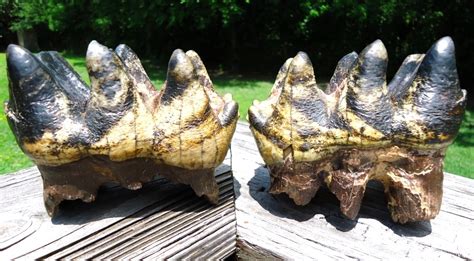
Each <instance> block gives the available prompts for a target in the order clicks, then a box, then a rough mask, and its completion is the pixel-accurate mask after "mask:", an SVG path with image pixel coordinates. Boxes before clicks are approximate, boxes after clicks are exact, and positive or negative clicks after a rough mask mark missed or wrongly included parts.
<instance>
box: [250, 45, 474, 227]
mask: <svg viewBox="0 0 474 261" xmlns="http://www.w3.org/2000/svg"><path fill="white" fill-rule="evenodd" d="M387 62H388V55H387V51H386V49H385V46H384V45H383V43H382V42H381V41H380V40H377V41H375V42H373V43H372V44H370V45H369V46H367V47H366V48H365V49H364V50H363V51H362V52H361V53H360V54H357V53H355V52H352V53H350V54H348V55H346V56H344V57H343V58H342V59H341V60H340V61H339V63H338V66H337V68H336V70H335V73H334V76H333V78H332V79H331V81H330V84H329V86H328V88H327V90H326V91H325V92H323V91H322V90H321V89H319V88H318V87H317V84H316V80H315V77H314V71H313V67H312V64H311V61H310V60H309V58H308V56H307V55H306V54H305V53H303V52H300V53H298V54H297V55H296V56H295V57H294V58H292V59H288V60H287V61H286V62H285V64H284V65H283V66H282V68H281V69H280V72H279V73H278V76H277V79H276V81H275V85H274V86H273V89H272V91H271V94H270V97H269V98H268V99H267V100H265V101H262V102H258V101H256V102H254V104H253V105H252V106H251V107H250V109H249V121H250V125H251V127H250V128H251V131H252V133H253V134H254V137H255V140H256V142H257V145H258V148H259V150H260V153H261V155H262V157H263V159H264V161H265V163H266V164H267V165H268V167H269V169H270V174H271V178H272V186H271V189H270V192H272V193H287V194H288V195H289V196H290V197H291V198H293V200H294V201H295V203H297V204H299V205H305V204H307V203H309V201H310V200H311V198H313V197H314V195H315V194H316V192H317V190H318V189H319V187H320V186H321V185H323V184H325V185H327V186H328V187H329V189H330V190H331V191H332V192H333V193H334V194H335V195H336V196H337V197H338V198H339V200H340V201H341V210H342V212H343V213H344V214H345V215H346V216H348V217H350V218H355V217H356V215H357V213H358V210H359V208H360V202H361V200H362V197H363V194H364V191H365V185H366V183H367V182H368V180H371V179H374V180H378V181H380V182H382V184H383V185H384V187H385V193H386V195H387V199H388V201H389V202H388V205H389V208H390V210H391V213H392V218H393V219H394V220H395V221H397V222H401V223H405V222H409V221H418V220H428V219H431V218H433V217H435V216H436V214H437V213H438V211H439V206H440V204H441V198H442V176H443V173H442V164H443V159H444V155H445V152H446V149H447V147H448V146H449V145H450V144H451V143H452V141H453V140H454V138H455V137H456V135H457V132H458V130H459V127H460V124H461V121H462V116H463V113H464V107H465V99H466V92H465V90H461V88H460V86H459V80H458V75H457V70H456V61H455V54H454V44H453V42H452V40H451V38H449V37H444V38H442V39H440V40H439V41H437V42H436V43H435V44H434V45H433V46H432V47H431V49H429V50H428V51H427V53H426V54H414V55H410V56H408V57H407V58H406V59H405V61H404V62H403V64H402V66H401V67H400V69H399V70H398V72H397V74H396V75H395V76H394V78H393V79H392V81H391V82H390V83H388V84H387V81H386V68H387Z"/></svg>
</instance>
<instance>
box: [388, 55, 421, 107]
mask: <svg viewBox="0 0 474 261" xmlns="http://www.w3.org/2000/svg"><path fill="white" fill-rule="evenodd" d="M424 56H425V55H424V54H411V55H409V56H407V58H405V60H404V61H403V63H402V65H401V66H400V68H399V69H398V71H397V73H396V74H395V76H393V79H392V80H391V81H390V83H389V84H388V86H387V89H388V92H389V93H390V95H391V96H392V97H393V98H394V100H397V101H398V100H399V99H401V98H402V97H403V95H406V93H407V91H408V88H410V85H411V84H412V82H413V79H414V77H415V75H416V72H417V71H418V67H419V66H420V63H421V61H422V60H423V57H424Z"/></svg>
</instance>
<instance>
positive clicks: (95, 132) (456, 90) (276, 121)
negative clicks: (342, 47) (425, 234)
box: [5, 37, 466, 223]
mask: <svg viewBox="0 0 474 261" xmlns="http://www.w3.org/2000/svg"><path fill="white" fill-rule="evenodd" d="M7 66H8V74H9V80H10V101H9V102H8V104H7V105H6V108H5V111H6V113H7V116H8V117H7V118H8V121H9V124H10V126H11V128H12V130H13V132H14V134H15V136H16V138H17V142H18V144H19V146H20V147H21V148H22V150H23V151H24V152H25V153H26V154H27V155H28V156H29V157H30V158H32V159H33V161H35V163H36V164H37V165H38V168H39V170H40V172H41V174H42V177H43V181H44V200H45V204H46V208H47V210H48V213H49V214H50V215H53V214H54V213H55V211H56V209H57V206H58V204H59V203H60V202H61V201H62V200H64V199H82V200H84V201H92V200H94V198H95V195H96V193H97V189H98V187H99V186H100V185H101V184H103V183H104V182H108V181H115V182H119V183H120V184H122V185H123V186H125V187H128V188H131V189H137V188H139V187H141V184H142V183H143V182H146V181H149V180H151V179H152V178H153V177H154V176H155V175H157V174H161V175H164V176H165V177H168V178H170V179H172V180H174V181H177V182H180V183H184V184H190V185H191V187H192V188H193V189H194V190H195V192H196V193H197V194H198V195H205V196H207V198H209V199H210V201H212V202H217V200H218V198H217V197H218V187H217V184H216V181H215V179H214V176H213V172H214V168H215V167H216V166H218V165H219V164H220V163H221V162H222V161H223V159H224V157H225V154H226V151H227V148H228V146H229V144H230V140H231V138H232V135H233V132H234V130H235V126H236V123H237V119H238V107H237V104H236V103H235V102H234V101H233V100H232V98H231V97H230V96H224V97H223V98H221V97H220V96H219V95H217V94H216V93H215V92H214V90H213V87H212V82H211V80H210V79H209V76H208V74H207V72H206V69H205V67H204V65H203V63H202V62H201V60H200V58H199V56H198V55H197V54H196V53H195V52H193V51H188V52H186V53H184V52H183V51H181V50H176V51H175V52H174V53H173V55H172V56H171V59H170V62H169V66H168V74H167V80H166V82H165V84H164V86H163V88H162V90H161V91H159V92H158V91H156V90H155V88H154V87H153V85H152V84H151V82H150V80H149V78H148V76H147V75H146V73H145V71H144V69H143V67H142V65H141V63H140V61H139V59H138V58H137V56H136V55H135V54H134V53H133V51H132V50H131V49H130V48H128V47H127V46H125V45H120V46H118V47H117V48H116V50H115V51H112V50H109V49H108V48H106V47H104V46H102V45H100V44H98V43H97V42H95V41H93V42H91V44H90V45H89V48H88V51H87V69H88V72H89V76H90V79H91V88H90V89H89V88H88V87H87V86H86V85H85V84H84V82H83V81H82V80H81V79H80V78H79V76H78V75H77V73H76V72H74V71H73V70H72V68H71V67H70V66H69V65H68V64H67V62H66V61H65V60H64V59H63V58H62V57H61V56H60V55H58V54H57V53H56V52H41V53H39V54H37V55H34V54H31V53H30V52H28V51H27V50H25V49H23V48H21V47H18V46H14V45H11V46H9V48H8V50H7ZM386 68H387V52H386V50H385V47H384V46H383V44H382V42H381V41H375V42H374V43H372V44H371V45H369V46H368V47H367V48H365V49H364V50H363V51H362V52H361V53H360V54H359V55H358V54H356V53H355V52H353V53H350V54H348V55H346V56H344V57H343V58H342V59H341V61H339V63H338V65H337V68H336V70H335V73H334V76H333V77H332V79H331V81H330V83H329V87H328V88H327V89H326V91H323V90H321V89H319V88H318V87H317V85H316V80H315V76H314V72H313V67H312V65H311V62H310V60H309V58H308V56H307V55H306V54H305V53H302V52H300V53H298V54H297V55H296V56H295V57H294V58H292V59H288V60H287V61H286V62H285V64H284V65H283V66H282V68H281V69H280V72H279V74H278V76H277V79H276V82H275V85H274V87H273V88H272V91H271V94H270V97H269V98H268V99H267V100H265V101H262V102H255V103H254V105H252V106H251V107H250V109H249V122H250V125H251V130H252V132H253V134H254V136H255V139H256V142H257V145H258V148H259V150H260V153H261V155H262V157H263V159H264V161H265V162H266V164H267V165H268V167H269V169H270V175H271V179H272V186H271V189H270V192H272V193H281V192H284V193H287V194H289V196H290V197H291V198H293V199H294V201H295V202H296V203H297V204H300V205H304V204H307V203H309V201H310V200H311V198H312V197H314V195H315V194H316V192H317V190H318V189H319V187H320V186H321V185H323V184H326V185H327V186H328V187H329V189H330V190H331V191H332V192H333V193H334V194H335V195H336V196H337V197H338V198H339V200H340V201H341V210H342V212H343V213H344V214H345V215H346V216H348V217H350V218H354V217H356V215H357V213H358V211H359V208H360V204H361V200H362V197H363V195H364V191H365V187H366V184H367V182H368V181H369V180H371V179H375V180H378V181H380V182H382V184H383V185H384V187H385V193H386V195H387V199H388V205H389V209H390V210H391V214H392V218H393V219H394V220H395V221H398V222H401V223H405V222H408V221H418V220H427V219H431V218H433V217H434V216H435V215H436V214H437V213H438V211H439V207H440V204H441V197H442V179H443V173H442V165H443V159H444V155H445V151H446V148H447V146H448V145H449V144H450V143H451V142H452V141H453V139H454V138H455V136H456V134H457V131H458V129H459V126H460V124H461V121H462V115H463V112H464V106H465V97H466V92H465V91H464V90H461V89H460V87H459V81H458V76H457V71H456V61H455V56H454V44H453V42H452V40H451V39H450V38H449V37H445V38H442V39H441V40H439V41H438V42H437V43H435V44H434V45H433V47H432V48H431V49H430V50H429V51H428V52H427V53H426V54H425V55H420V54H417V55H411V56H409V57H407V59H406V60H405V61H404V62H403V64H402V66H401V67H400V69H399V71H398V72H397V74H396V75H395V76H394V78H393V79H392V81H391V82H390V83H389V84H387V83H386V75H385V73H386Z"/></svg>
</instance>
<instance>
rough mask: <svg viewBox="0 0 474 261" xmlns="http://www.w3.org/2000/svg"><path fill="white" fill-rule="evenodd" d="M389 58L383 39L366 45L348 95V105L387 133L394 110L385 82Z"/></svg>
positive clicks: (372, 124) (351, 74)
mask: <svg viewBox="0 0 474 261" xmlns="http://www.w3.org/2000/svg"><path fill="white" fill-rule="evenodd" d="M387 61H388V56H387V50H386V49H385V46H384V45H383V43H382V41H380V40H377V41H375V42H373V43H371V44H370V45H369V46H367V47H366V48H365V49H364V50H363V51H362V52H361V53H360V55H359V58H358V60H357V62H356V64H355V65H354V67H353V68H352V70H351V72H350V75H349V79H348V81H349V82H348V89H347V96H346V102H347V109H348V110H349V111H350V112H351V113H354V114H355V115H356V116H357V117H359V118H361V119H362V120H363V121H365V122H366V123H367V124H368V125H370V126H372V127H374V128H375V129H377V130H379V131H381V132H382V133H383V134H385V135H387V134H389V133H390V131H391V129H390V128H391V124H390V122H391V119H392V114H393V112H392V106H391V102H390V99H389V96H388V94H387V86H386V82H385V78H386V76H385V72H386V69H387Z"/></svg>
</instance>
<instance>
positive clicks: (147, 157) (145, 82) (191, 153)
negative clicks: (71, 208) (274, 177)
mask: <svg viewBox="0 0 474 261" xmlns="http://www.w3.org/2000/svg"><path fill="white" fill-rule="evenodd" d="M86 58H87V59H86V60H87V61H86V62H87V68H88V72H89V75H90V78H91V85H92V87H91V89H89V88H87V87H86V86H85V84H84V83H83V82H82V81H81V80H80V79H79V77H78V75H77V73H75V72H74V71H72V69H71V67H70V66H69V65H68V64H67V63H66V62H65V61H64V59H63V58H61V57H60V56H59V55H58V54H57V53H56V52H42V53H40V54H38V55H33V54H31V53H29V52H28V51H27V50H24V49H22V48H21V47H18V46H14V45H11V46H9V48H8V51H7V64H8V71H9V75H10V78H9V79H10V88H11V90H10V93H11V96H10V101H9V103H8V104H7V105H6V112H7V118H8V120H9V122H10V125H11V127H12V131H13V133H14V134H15V136H16V137H17V141H18V145H19V146H20V147H21V148H22V149H23V151H24V152H25V153H26V154H27V155H28V156H29V157H30V158H31V159H32V160H33V161H34V162H35V163H36V164H37V165H38V168H39V170H40V172H41V174H42V177H43V181H44V198H45V206H46V209H47V211H48V214H50V215H54V213H55V211H56V209H57V206H58V205H59V203H60V202H61V201H62V200H65V199H82V200H83V201H87V202H89V201H91V200H93V199H94V198H95V196H96V193H97V189H98V188H99V186H100V185H101V184H103V183H104V182H108V181H113V182H118V183H120V184H121V185H122V186H124V187H127V188H131V189H136V188H139V187H140V186H141V184H142V183H143V182H147V181H150V180H151V179H153V178H154V176H155V175H162V176H164V177H167V178H169V179H171V180H173V181H176V182H179V183H183V184H188V185H190V186H191V187H192V188H193V189H194V191H195V192H196V194H197V195H199V196H201V195H204V196H205V197H207V198H208V199H209V201H211V202H213V203H217V200H218V186H217V183H216V180H215V178H214V169H215V168H216V167H217V166H218V165H220V164H221V163H222V161H223V160H224V157H225V155H226V152H227V149H228V147H229V144H230V140H231V138H232V135H233V133H234V130H235V127H236V124H237V119H238V117H239V115H238V105H237V103H236V102H235V101H233V100H232V96H230V95H226V96H225V97H224V98H221V97H220V96H218V95H217V93H216V92H215V91H214V89H213V86H212V82H211V81H210V79H209V76H208V75H207V71H206V69H205V67H204V65H203V64H202V61H201V60H200V58H199V56H198V55H197V54H196V53H195V52H193V51H188V52H187V53H184V52H183V51H181V50H176V51H175V52H174V53H173V55H172V56H171V59H170V66H169V70H168V74H167V80H166V84H165V86H164V87H163V89H162V90H161V91H160V92H158V91H157V90H156V89H155V88H154V87H153V85H152V84H151V82H150V80H149V79H148V76H147V74H146V72H145V71H144V70H143V66H142V65H141V63H140V60H139V59H138V57H137V56H136V54H135V53H134V52H133V51H132V50H131V49H130V48H129V47H128V46H126V45H119V46H118V47H117V48H116V50H115V52H114V51H112V50H110V49H108V48H107V47H105V46H103V45H100V44H99V43H97V42H96V41H92V42H91V43H90V44H89V47H88V50H87V57H86ZM25 79H26V80H25ZM27 79H30V80H27ZM31 79H33V80H31ZM25 88H26V89H25ZM32 106H36V107H35V108H34V109H30V107H32ZM64 184H67V185H64Z"/></svg>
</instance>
